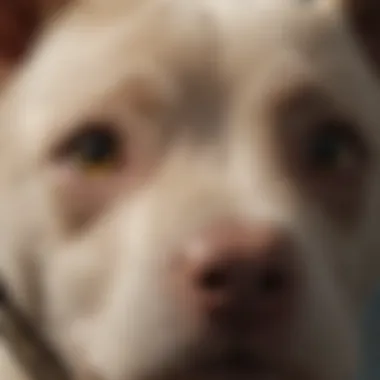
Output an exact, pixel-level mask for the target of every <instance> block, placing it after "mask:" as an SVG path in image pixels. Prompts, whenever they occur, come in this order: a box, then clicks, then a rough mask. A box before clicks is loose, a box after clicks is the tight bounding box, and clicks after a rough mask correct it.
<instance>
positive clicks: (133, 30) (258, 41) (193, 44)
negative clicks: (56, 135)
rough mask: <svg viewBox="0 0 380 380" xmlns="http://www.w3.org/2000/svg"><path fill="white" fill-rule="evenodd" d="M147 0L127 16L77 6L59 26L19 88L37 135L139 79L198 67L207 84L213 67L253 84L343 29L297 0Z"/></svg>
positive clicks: (223, 77)
mask: <svg viewBox="0 0 380 380" xmlns="http://www.w3.org/2000/svg"><path fill="white" fill-rule="evenodd" d="M147 3H148V5H147V6H141V7H140V8H139V9H138V10H136V12H131V14H125V15H124V14H112V15H105V16H102V15H99V17H97V16H96V15H91V13H86V11H84V12H82V13H81V12H80V11H79V12H74V14H73V15H71V16H69V17H67V18H66V19H64V20H63V22H61V25H58V26H55V28H53V29H54V30H53V32H52V33H51V34H50V35H48V36H47V38H45V40H44V41H43V42H42V44H41V45H42V46H41V47H40V49H39V50H38V51H37V52H35V55H34V57H33V59H32V62H31V63H30V65H29V66H28V67H27V70H26V73H25V74H26V75H24V76H23V77H21V78H22V79H21V82H22V85H21V86H19V88H22V92H23V95H22V96H23V99H24V102H23V107H24V109H23V114H28V115H31V117H30V118H29V119H28V125H29V126H31V127H33V128H31V129H33V133H34V134H36V133H37V128H41V129H44V128H45V126H46V125H48V126H49V129H51V128H52V127H53V126H54V125H56V124H57V123H59V125H62V124H63V125H67V124H75V122H76V120H78V119H79V120H80V118H84V117H86V116H85V115H86V113H89V114H91V112H93V110H94V108H95V109H96V108H97V107H100V106H102V105H104V103H105V102H106V100H107V99H108V98H109V97H110V96H112V94H115V93H120V91H121V90H122V89H123V88H124V87H125V84H126V83H127V82H128V80H130V79H131V78H133V77H134V76H140V77H141V76H144V75H145V74H147V73H149V74H152V73H155V74H154V75H156V76H159V75H161V76H166V77H167V78H171V80H173V78H176V77H177V74H178V76H179V77H180V76H181V75H182V74H184V75H187V74H189V76H190V77H191V78H192V80H195V81H197V80H198V81H202V82H204V81H205V80H206V81H207V75H206V76H205V75H204V74H205V73H213V75H212V78H213V81H215V78H216V79H217V81H221V82H228V81H229V82H231V83H233V84H234V85H236V83H239V81H238V80H237V77H238V76H241V79H243V83H248V82H251V83H252V81H251V80H250V78H251V77H252V78H253V77H257V78H259V77H260V70H263V69H265V70H266V71H268V63H269V62H273V61H276V60H278V61H281V59H282V58H283V57H289V56H291V57H292V59H293V61H297V60H298V61H299V62H302V60H303V59H304V58H305V57H307V56H308V55H310V52H311V51H313V46H312V45H313V44H316V45H318V43H319V44H320V40H321V39H322V40H323V41H326V40H328V39H329V38H330V37H332V33H334V31H333V29H332V28H330V27H329V25H328V18H326V17H325V14H324V13H323V12H320V11H319V10H318V8H316V7H313V6H311V5H306V4H303V3H302V2H297V1H294V2H292V1H279V0H271V1H268V2H264V1H253V0H252V1H251V0H250V1H245V2H243V3H239V2H235V1H233V0H226V1H219V2H218V1H216V0H208V1H194V2H188V1H184V0H177V1H173V0H172V1H168V0H165V1H164V0H162V1H153V2H147ZM306 3H307V2H306ZM314 53H315V51H314ZM318 54H322V55H323V51H319V52H318ZM310 62H311V61H310V60H309V62H308V63H310ZM269 66H270V65H269ZM275 66H276V65H274V69H273V70H274V71H275V72H277V68H276V67H275ZM275 72H274V74H275ZM200 73H202V75H198V74H200ZM154 75H153V76H154ZM150 76H151V77H153V76H152V75H150ZM269 76H270V75H269ZM37 134H38V133H37Z"/></svg>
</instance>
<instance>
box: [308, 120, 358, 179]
mask: <svg viewBox="0 0 380 380" xmlns="http://www.w3.org/2000/svg"><path fill="white" fill-rule="evenodd" d="M306 149H307V156H308V165H309V168H310V169H312V170H313V171H318V172H329V171H335V170H345V169H350V168H351V167H352V166H353V165H355V164H356V163H357V162H358V160H359V159H360V157H361V156H362V150H361V145H360V141H359V139H358V137H357V136H356V135H355V134H354V133H353V131H352V129H351V128H350V127H349V126H347V125H345V124H344V123H337V122H328V123H325V124H324V125H323V126H322V127H319V128H317V129H316V131H314V133H313V134H312V135H311V138H310V139H309V143H308V144H307V146H306Z"/></svg>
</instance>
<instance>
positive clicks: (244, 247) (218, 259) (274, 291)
mask: <svg viewBox="0 0 380 380" xmlns="http://www.w3.org/2000/svg"><path fill="white" fill-rule="evenodd" d="M186 252H187V259H188V262H190V263H191V265H190V271H189V272H188V273H189V277H187V281H188V282H190V284H189V283H188V285H190V286H191V287H192V292H193V294H194V295H195V299H196V301H197V303H199V304H200V307H201V311H202V315H204V316H205V317H207V319H208V320H210V321H211V322H212V323H213V325H215V324H216V325H218V326H219V327H222V328H223V330H228V331H230V332H243V333H246V332H248V331H252V330H254V329H255V328H259V329H260V328H262V327H263V325H267V324H268V323H271V324H273V323H274V324H277V323H278V322H279V321H280V320H282V319H283V317H284V316H285V315H287V313H288V311H290V310H291V309H292V304H293V301H294V294H295V284H296V278H295V277H296V276H295V271H294V265H293V264H292V258H293V256H294V252H293V244H292V241H291V239H290V237H289V235H288V234H286V233H285V232H283V231H281V230H280V229H277V228H275V227H259V226H256V227H253V228H249V227H245V226H240V225H238V224H235V223H232V224H224V225H222V226H219V227H218V228H213V229H211V230H208V231H205V232H204V233H203V234H202V235H200V236H197V237H196V239H195V240H194V241H193V242H192V244H190V245H189V246H188V248H187V251H186Z"/></svg>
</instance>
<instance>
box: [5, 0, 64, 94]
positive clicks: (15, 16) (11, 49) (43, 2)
mask: <svg viewBox="0 0 380 380" xmlns="http://www.w3.org/2000/svg"><path fill="white" fill-rule="evenodd" d="M67 1H68V0H0V84H1V82H2V79H3V78H4V77H5V76H7V75H8V74H9V73H10V72H12V70H13V68H14V66H15V65H17V64H18V63H19V62H21V61H22V58H23V57H24V55H25V53H26V52H27V51H28V48H29V46H30V45H31V42H32V40H33V39H34V37H35V36H36V35H37V34H38V31H39V30H40V28H41V26H42V24H43V22H44V21H45V20H46V19H48V17H49V15H50V14H51V13H52V12H53V11H55V10H56V9H57V8H58V7H60V6H62V5H63V4H64V3H66V2H67ZM0 88H1V87H0Z"/></svg>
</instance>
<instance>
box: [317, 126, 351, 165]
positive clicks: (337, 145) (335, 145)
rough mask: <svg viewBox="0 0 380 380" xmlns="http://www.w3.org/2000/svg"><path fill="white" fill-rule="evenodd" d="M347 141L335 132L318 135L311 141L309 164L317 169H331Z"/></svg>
mask: <svg viewBox="0 0 380 380" xmlns="http://www.w3.org/2000/svg"><path fill="white" fill-rule="evenodd" d="M346 143H347V141H346V140H345V139H344V136H343V135H342V134H341V133H339V132H337V131H325V132H322V133H320V134H318V135H317V136H316V137H315V138H314V140H313V141H312V146H311V152H310V153H311V164H312V165H313V166H314V167H315V168H317V169H323V170H325V169H331V168H333V167H334V166H335V165H336V164H337V163H338V160H339V158H340V155H341V154H342V152H343V150H344V149H345V148H346Z"/></svg>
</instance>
